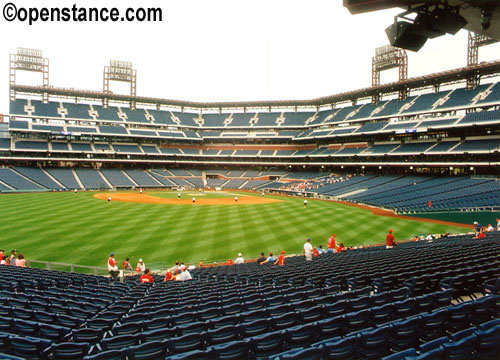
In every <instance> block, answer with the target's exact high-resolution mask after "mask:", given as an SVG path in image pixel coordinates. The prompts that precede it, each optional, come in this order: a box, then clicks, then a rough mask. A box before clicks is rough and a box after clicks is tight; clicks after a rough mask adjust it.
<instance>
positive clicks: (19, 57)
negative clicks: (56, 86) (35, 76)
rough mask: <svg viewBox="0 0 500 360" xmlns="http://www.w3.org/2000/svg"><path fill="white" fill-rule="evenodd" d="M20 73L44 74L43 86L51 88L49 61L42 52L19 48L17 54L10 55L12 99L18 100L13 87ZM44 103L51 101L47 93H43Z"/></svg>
mask: <svg viewBox="0 0 500 360" xmlns="http://www.w3.org/2000/svg"><path fill="white" fill-rule="evenodd" d="M18 71H29V72H36V73H41V74H42V81H43V82H42V86H43V88H44V89H48V87H49V59H47V58H44V57H43V52H42V50H37V49H28V48H17V53H16V54H11V55H10V67H9V84H10V99H11V100H12V101H14V100H15V99H16V92H15V91H14V90H13V87H15V85H16V74H17V72H18ZM42 100H43V102H44V103H47V102H48V101H49V95H48V93H47V92H46V91H44V92H43V93H42Z"/></svg>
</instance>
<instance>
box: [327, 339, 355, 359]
mask: <svg viewBox="0 0 500 360" xmlns="http://www.w3.org/2000/svg"><path fill="white" fill-rule="evenodd" d="M321 346H322V347H323V348H324V349H325V355H324V356H325V358H327V359H332V360H356V359H358V349H359V348H360V340H359V337H357V336H351V337H345V338H343V339H338V340H336V341H332V342H322V343H321Z"/></svg>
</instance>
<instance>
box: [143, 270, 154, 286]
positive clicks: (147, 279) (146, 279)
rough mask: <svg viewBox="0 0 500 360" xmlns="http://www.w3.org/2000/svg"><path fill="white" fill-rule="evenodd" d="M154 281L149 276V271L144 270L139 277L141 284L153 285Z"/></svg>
mask: <svg viewBox="0 0 500 360" xmlns="http://www.w3.org/2000/svg"><path fill="white" fill-rule="evenodd" d="M153 282H154V279H153V277H152V276H151V274H150V270H149V269H144V274H142V275H141V283H153Z"/></svg>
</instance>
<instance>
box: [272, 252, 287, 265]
mask: <svg viewBox="0 0 500 360" xmlns="http://www.w3.org/2000/svg"><path fill="white" fill-rule="evenodd" d="M276 264H278V265H279V266H282V265H285V251H282V252H281V255H280V256H278V259H277V260H276V261H275V263H274V265H276Z"/></svg>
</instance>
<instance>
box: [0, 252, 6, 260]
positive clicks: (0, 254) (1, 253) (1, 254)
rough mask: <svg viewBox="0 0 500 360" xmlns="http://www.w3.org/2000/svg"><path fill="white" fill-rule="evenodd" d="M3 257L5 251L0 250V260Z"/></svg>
mask: <svg viewBox="0 0 500 360" xmlns="http://www.w3.org/2000/svg"><path fill="white" fill-rule="evenodd" d="M4 255H5V251H3V250H0V260H2V259H3V256H4Z"/></svg>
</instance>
